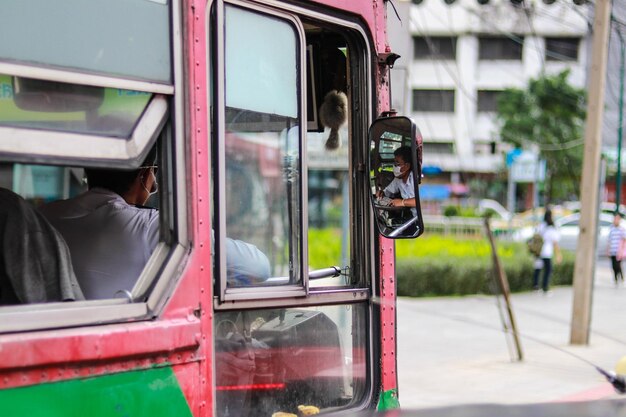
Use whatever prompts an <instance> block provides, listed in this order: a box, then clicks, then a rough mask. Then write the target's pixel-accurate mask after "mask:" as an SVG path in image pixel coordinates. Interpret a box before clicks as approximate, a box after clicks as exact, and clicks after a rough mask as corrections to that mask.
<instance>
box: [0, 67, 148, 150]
mask: <svg viewBox="0 0 626 417" xmlns="http://www.w3.org/2000/svg"><path fill="white" fill-rule="evenodd" d="M151 97H152V94H150V93H143V92H139V91H130V90H120V89H116V88H101V87H89V86H82V85H75V84H66V83H59V82H53V81H41V80H33V79H27V78H21V77H11V76H9V75H2V74H0V126H2V125H4V126H16V127H25V128H36V129H45V130H56V131H64V132H73V133H85V134H93V135H103V136H112V137H118V138H125V139H128V138H130V136H131V133H132V131H133V129H134V127H135V124H136V123H137V121H138V120H139V118H140V117H141V115H142V113H143V111H144V109H145V108H146V106H147V105H148V103H149V101H150V98H151Z"/></svg>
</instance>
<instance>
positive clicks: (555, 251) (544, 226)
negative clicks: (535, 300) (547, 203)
mask: <svg viewBox="0 0 626 417" xmlns="http://www.w3.org/2000/svg"><path fill="white" fill-rule="evenodd" d="M536 234H538V235H539V236H540V237H541V240H542V244H541V250H540V251H539V254H538V255H536V254H535V256H536V259H535V271H534V274H533V290H535V291H539V274H540V273H541V270H542V269H543V281H542V285H541V288H542V289H543V293H544V294H548V292H549V285H550V274H551V273H552V258H554V260H555V261H556V263H557V264H558V263H561V250H560V248H559V240H560V238H561V235H560V234H559V231H558V230H557V228H556V226H555V225H554V221H553V220H552V211H551V210H550V209H546V213H545V214H544V216H543V223H541V224H540V225H539V226H538V227H537V231H536ZM533 239H534V237H533ZM533 239H531V241H532V240H533ZM529 249H530V242H529Z"/></svg>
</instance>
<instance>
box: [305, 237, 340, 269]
mask: <svg viewBox="0 0 626 417" xmlns="http://www.w3.org/2000/svg"><path fill="white" fill-rule="evenodd" d="M340 258H341V229H340V228H326V229H313V228H310V229H309V267H310V268H312V269H320V268H327V267H329V266H331V265H339V261H340Z"/></svg>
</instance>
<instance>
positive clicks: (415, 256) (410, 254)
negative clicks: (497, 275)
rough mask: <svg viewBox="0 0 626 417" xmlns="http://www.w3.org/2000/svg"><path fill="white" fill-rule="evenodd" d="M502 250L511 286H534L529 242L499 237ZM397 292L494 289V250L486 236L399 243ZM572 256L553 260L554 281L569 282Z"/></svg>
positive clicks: (428, 293) (517, 288)
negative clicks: (507, 240)
mask: <svg viewBox="0 0 626 417" xmlns="http://www.w3.org/2000/svg"><path fill="white" fill-rule="evenodd" d="M497 250H498V255H499V257H500V261H501V262H502V265H503V268H504V270H505V273H506V276H507V279H508V281H509V287H510V289H511V291H527V290H530V289H531V286H532V276H533V258H532V257H531V256H530V255H529V254H528V251H527V250H526V247H525V244H523V243H521V244H520V243H511V242H501V243H498V245H497ZM396 258H397V260H396V276H397V282H398V295H403V296H412V297H424V296H442V295H467V294H491V293H493V288H494V287H493V285H494V279H493V277H494V275H493V267H492V261H491V250H490V247H489V244H488V243H487V241H486V239H467V240H460V239H453V238H447V237H441V236H424V237H423V238H420V239H416V240H405V241H398V242H397V244H396ZM573 274H574V256H573V254H570V253H564V256H563V262H562V263H561V264H559V265H554V268H553V272H552V278H551V284H552V285H571V283H572V277H573Z"/></svg>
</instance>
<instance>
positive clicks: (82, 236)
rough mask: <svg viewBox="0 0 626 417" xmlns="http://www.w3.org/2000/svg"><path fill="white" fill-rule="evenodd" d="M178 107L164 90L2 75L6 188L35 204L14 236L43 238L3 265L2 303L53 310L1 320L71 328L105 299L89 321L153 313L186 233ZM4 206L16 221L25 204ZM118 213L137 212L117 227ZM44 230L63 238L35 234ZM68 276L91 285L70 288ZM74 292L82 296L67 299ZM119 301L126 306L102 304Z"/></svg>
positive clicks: (0, 174) (0, 182)
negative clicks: (178, 175) (179, 194)
mask: <svg viewBox="0 0 626 417" xmlns="http://www.w3.org/2000/svg"><path fill="white" fill-rule="evenodd" d="M168 107H169V103H168V99H167V98H166V97H165V96H163V95H159V94H154V93H144V92H139V91H130V90H121V89H116V88H105V87H95V86H87V85H82V84H68V83H61V82H56V81H49V80H39V79H30V78H23V77H19V76H7V75H0V159H1V161H2V162H0V189H2V192H3V193H5V194H6V195H7V196H10V198H11V199H12V200H14V201H16V202H17V203H18V204H19V205H20V206H21V207H23V208H24V210H23V212H24V213H27V212H28V213H30V214H28V213H27V214H26V216H30V217H24V215H22V214H20V215H21V218H25V219H26V220H24V222H23V226H21V227H22V231H21V232H20V231H19V230H18V229H16V228H15V227H5V228H4V229H3V233H4V236H3V241H4V242H5V243H6V242H17V241H18V240H19V239H22V238H23V237H24V238H23V239H22V240H21V241H20V242H25V243H24V244H27V245H36V246H32V247H33V248H34V249H32V253H31V254H30V256H31V258H32V259H30V261H31V262H28V260H27V259H22V260H20V259H18V258H15V257H14V258H12V259H13V261H15V260H17V261H19V262H12V266H11V268H13V269H12V270H11V271H8V269H7V268H5V269H4V271H2V272H3V274H0V275H1V276H0V305H2V306H8V307H3V308H2V309H1V310H2V311H1V313H2V314H3V315H4V314H7V315H11V314H20V315H27V316H29V317H30V316H31V315H32V317H35V316H36V315H37V314H38V312H40V311H41V310H45V311H46V312H47V315H46V317H45V319H41V318H40V319H37V320H31V321H28V322H27V324H26V323H24V322H22V323H20V322H19V321H11V320H4V319H3V320H0V331H15V330H23V329H34V328H44V327H47V326H59V325H61V326H62V325H64V324H66V323H67V313H66V310H67V309H68V308H76V307H78V305H80V307H81V308H89V306H94V307H95V306H98V307H99V309H97V310H98V311H97V312H94V314H93V315H92V314H89V315H85V318H84V322H85V323H91V322H102V321H111V320H113V319H114V320H117V319H118V318H119V319H122V318H128V317H131V316H132V317H143V316H144V315H146V312H147V308H148V306H149V305H154V304H156V303H157V302H160V301H159V300H160V299H161V298H160V297H162V295H163V291H165V290H164V289H162V288H161V287H162V285H161V286H159V285H160V283H159V282H158V281H157V277H158V276H159V273H160V272H159V271H160V268H161V267H162V265H163V263H164V262H166V260H167V259H168V256H170V254H171V251H172V249H173V248H174V247H175V246H177V245H178V243H177V242H178V240H177V239H178V233H179V231H178V230H177V224H178V223H177V221H176V220H175V219H174V216H175V210H176V208H175V207H176V205H177V204H178V203H176V201H175V200H174V195H175V190H173V184H174V181H175V174H174V173H173V167H174V159H175V157H174V155H173V152H172V149H173V146H175V144H174V142H173V140H171V139H172V136H171V127H170V125H167V126H166V123H167V116H168ZM164 126H165V128H164ZM157 143H158V144H159V145H156V144H157ZM161 146H162V148H161ZM87 179H88V180H87ZM159 191H160V192H159ZM0 204H2V207H1V208H2V209H3V211H2V216H0V217H2V218H1V219H0V220H1V221H2V223H3V225H5V226H6V225H7V224H9V225H10V226H14V225H13V224H11V222H12V221H13V220H9V217H6V216H9V215H15V210H13V209H12V208H11V207H9V204H8V199H5V200H4V201H2V202H1V203H0ZM159 208H161V210H159ZM11 210H13V211H11ZM117 213H131V215H130V216H128V217H129V218H128V219H126V220H128V221H127V222H125V221H124V219H121V221H118V223H117V224H115V225H114V224H113V223H111V221H112V219H113V217H115V215H116V214H117ZM18 214H19V213H18ZM5 215H6V216H5ZM11 219H19V217H11ZM33 219H36V222H34V221H33ZM117 220H120V219H117ZM43 232H45V233H46V234H47V236H48V237H52V240H51V239H50V238H46V239H45V240H44V239H38V238H36V236H39V235H42V233H43ZM33 236H35V237H33ZM128 236H131V238H130V239H129V238H127V237H128ZM29 239H30V240H29ZM46 242H47V243H46ZM50 242H53V243H54V244H56V249H55V247H54V246H53V245H52V244H51V243H50ZM9 246H11V245H7V244H5V245H3V246H2V249H3V250H4V249H7V248H8V247H9ZM59 253H60V254H62V255H63V256H59ZM9 255H10V254H9ZM3 256H4V259H5V260H6V256H7V253H6V251H5V253H4V254H3ZM35 258H36V260H37V261H36V262H35V261H34V259H35ZM4 265H5V266H6V264H4ZM33 265H34V266H36V265H40V266H39V270H40V272H41V273H39V274H36V273H35V272H37V271H35V270H34V269H33V268H34V266H33ZM24 266H29V267H30V269H29V268H25V267H24ZM35 269H36V268H35ZM48 270H49V271H50V272H48ZM55 274H56V275H55ZM59 277H60V278H59ZM68 283H69V285H70V286H71V285H74V283H76V284H77V285H78V288H79V289H80V291H79V292H80V294H81V295H80V296H67V295H66V294H67V291H65V290H63V288H65V287H67V286H68ZM55 286H58V287H60V288H61V290H60V291H57V290H55V289H53V290H49V289H50V288H48V287H55ZM59 294H61V295H59ZM68 300H72V301H79V302H80V303H76V304H74V303H69V304H68V303H56V302H58V301H68ZM82 300H85V302H82ZM93 300H102V301H100V302H95V301H93ZM105 300H106V301H105ZM19 304H28V305H19ZM31 304H37V306H33V305H31ZM109 304H110V305H116V306H118V307H117V309H116V311H119V313H118V312H115V313H112V312H111V309H106V308H104V309H103V308H101V307H102V306H103V305H109ZM125 304H128V306H124V307H121V306H122V305H125ZM126 307H128V308H126ZM7 317H8V316H7ZM102 317H107V318H104V319H103V318H102ZM73 321H74V322H77V321H79V320H78V319H74V320H73Z"/></svg>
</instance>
